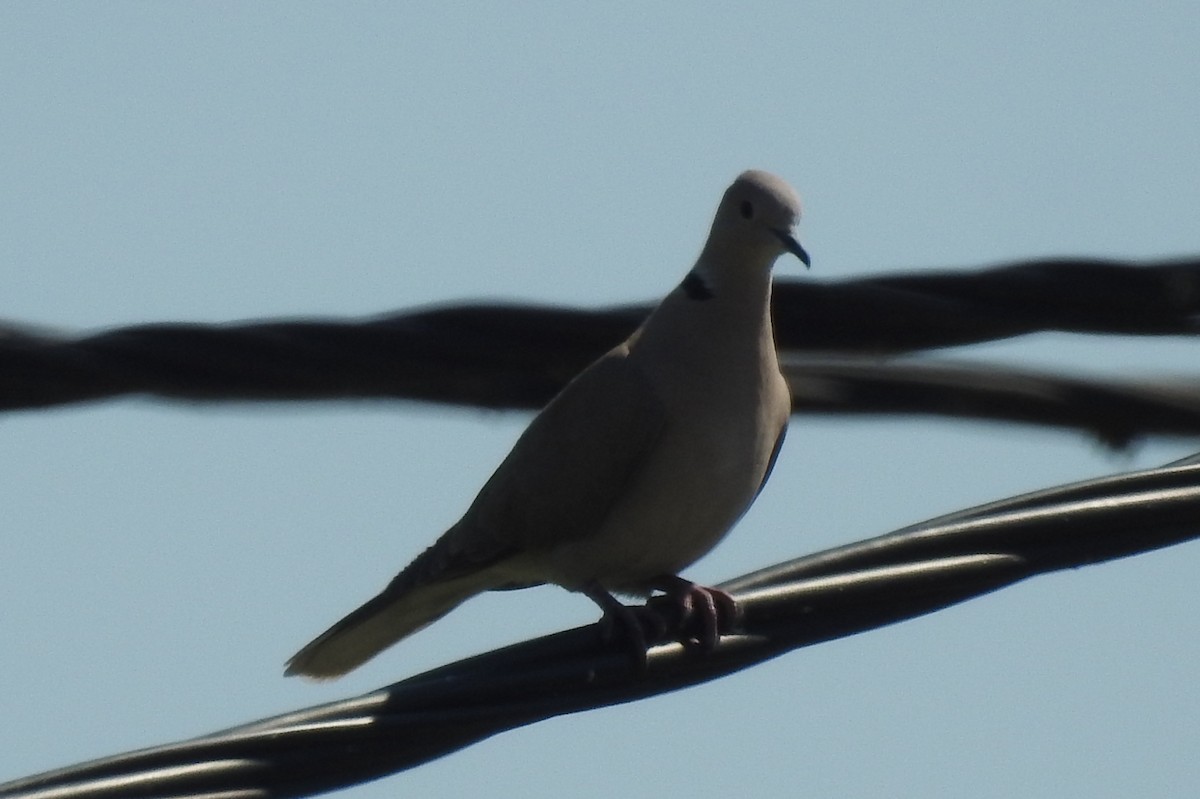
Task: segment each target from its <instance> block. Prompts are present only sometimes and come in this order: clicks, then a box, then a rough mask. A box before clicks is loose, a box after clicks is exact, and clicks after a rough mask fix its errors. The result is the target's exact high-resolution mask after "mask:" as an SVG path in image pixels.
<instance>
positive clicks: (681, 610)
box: [648, 576, 742, 652]
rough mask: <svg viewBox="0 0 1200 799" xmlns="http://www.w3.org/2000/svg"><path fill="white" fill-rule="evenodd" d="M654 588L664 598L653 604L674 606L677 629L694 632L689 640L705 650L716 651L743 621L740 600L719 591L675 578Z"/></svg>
mask: <svg viewBox="0 0 1200 799" xmlns="http://www.w3.org/2000/svg"><path fill="white" fill-rule="evenodd" d="M654 587H655V588H657V589H659V590H660V591H662V592H663V593H664V596H662V597H661V598H656V599H653V600H651V602H650V603H649V605H655V604H658V605H667V606H670V607H673V608H674V610H675V617H676V620H675V624H674V627H673V629H674V630H675V631H676V632H678V633H685V632H690V633H691V634H690V636H689V637H690V638H692V639H694V640H695V641H696V643H697V644H699V645H700V649H701V651H704V652H711V651H713V650H714V649H716V648H717V643H718V642H719V641H720V640H721V634H722V633H727V632H730V631H732V630H734V629H735V628H736V627H737V625H738V623H739V622H740V621H741V616H742V612H741V608H740V607H738V603H737V600H736V599H734V598H733V597H732V596H731V595H730V594H728V593H726V592H725V591H722V590H720V589H719V588H708V587H706V586H703V585H697V584H696V583H693V582H691V581H689V580H684V579H683V578H681V577H675V576H667V577H662V578H660V579H659V580H658V581H656V583H655V585H654ZM649 605H648V606H649Z"/></svg>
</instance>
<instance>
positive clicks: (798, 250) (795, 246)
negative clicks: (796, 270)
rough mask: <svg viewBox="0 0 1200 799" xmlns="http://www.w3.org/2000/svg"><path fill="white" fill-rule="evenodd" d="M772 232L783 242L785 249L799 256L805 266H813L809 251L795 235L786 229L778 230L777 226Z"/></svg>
mask: <svg viewBox="0 0 1200 799" xmlns="http://www.w3.org/2000/svg"><path fill="white" fill-rule="evenodd" d="M772 232H773V233H774V234H775V235H776V236H778V237H779V240H780V241H781V242H783V248H784V249H785V250H787V251H788V252H790V253H791V254H792V255H794V256H796V257H797V258H799V259H800V263H802V264H804V266H805V268H812V261H811V260H809V257H808V252H807V251H806V250H805V249H804V248H803V247H801V246H800V242H798V241H796V237H795V236H793V235H792V234H791V233H789V232H788V231H786V230H777V229H775V228H772Z"/></svg>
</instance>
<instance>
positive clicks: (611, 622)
mask: <svg viewBox="0 0 1200 799" xmlns="http://www.w3.org/2000/svg"><path fill="white" fill-rule="evenodd" d="M800 210H801V209H800V201H799V198H798V197H797V196H796V193H795V192H794V191H793V190H792V188H791V187H790V186H789V185H788V184H787V183H785V182H784V181H783V180H782V179H780V178H778V177H776V176H774V175H772V174H770V173H767V172H762V171H758V170H750V171H747V172H744V173H742V174H741V175H740V176H738V178H737V179H736V180H735V181H734V182H733V184H732V185H731V186H729V188H728V189H727V190H726V191H725V193H724V196H723V197H722V198H721V201H720V204H719V205H718V207H717V211H716V214H715V218H714V220H713V223H712V228H711V230H710V232H709V236H708V239H707V241H706V242H705V244H704V246H703V248H702V249H701V251H700V255H699V257H698V258H697V259H696V262H695V265H694V266H693V267H692V268H691V270H690V271H689V272H688V273H687V274H686V276H685V277H684V278H683V280H682V282H681V283H679V285H678V286H676V287H675V288H674V289H673V290H672V291H671V292H670V293H669V294H667V295H666V297H664V298H663V300H662V301H661V302H660V303H659V305H658V306H657V307H656V308H655V309H654V310H653V311H652V312H651V313H650V315H649V316H648V317H647V318H646V319H645V321H644V322H643V323H642V325H641V326H640V327H639V328H638V329H637V330H636V331H635V332H634V333H633V334H632V335H631V336H630V337H629V338H628V339H627V340H626V341H624V342H622V343H621V344H618V345H617V346H616V347H614V348H613V349H611V350H610V351H609V352H608V353H606V354H605V355H603V356H601V357H600V358H599V359H598V360H597V361H595V362H594V363H592V364H591V365H590V366H588V367H587V368H586V369H585V370H584V371H583V372H581V373H580V374H579V375H578V376H576V377H575V378H574V379H573V380H571V381H570V382H569V383H568V384H567V385H566V386H565V387H564V388H563V389H562V391H561V392H560V393H559V394H558V395H557V396H556V397H555V398H554V399H553V400H551V401H550V403H549V404H548V405H546V407H545V408H544V409H543V410H542V411H541V412H540V413H539V414H538V415H537V416H535V417H534V419H533V420H532V421H531V422H530V424H529V426H528V427H527V428H526V429H525V431H524V433H522V434H521V436H520V437H519V438H518V440H517V442H516V444H515V445H514V446H513V448H512V451H511V452H510V453H509V455H508V456H507V457H506V458H505V459H504V460H503V462H501V464H500V466H499V467H498V468H497V469H496V471H495V472H494V473H493V474H492V476H491V478H490V479H488V481H487V482H486V483H485V484H484V486H483V488H482V489H481V490H480V491H479V494H478V495H477V496H476V498H475V500H474V502H472V503H471V505H470V506H469V507H468V509H467V511H466V513H464V514H463V516H462V518H461V519H460V520H459V521H458V522H456V523H455V524H454V525H452V526H451V527H450V528H449V529H448V530H447V531H446V532H445V533H444V534H443V535H442V536H441V537H440V538H439V539H438V540H437V541H436V542H435V543H434V544H433V545H432V546H430V547H429V548H428V549H426V550H425V551H424V552H422V553H421V554H420V555H418V556H417V558H416V559H415V560H413V562H412V563H411V564H410V565H409V566H408V567H406V568H405V569H404V570H403V571H401V572H400V573H399V574H398V575H397V576H396V577H395V578H394V579H393V580H392V581H391V582H390V583H389V584H388V585H387V586H386V587H385V588H384V589H383V591H382V592H380V593H379V594H378V595H377V596H375V597H374V598H373V599H371V600H369V601H368V602H366V603H365V604H364V605H362V606H361V607H359V608H358V609H357V610H355V611H353V612H351V613H350V614H349V615H348V616H346V617H345V618H343V619H342V620H341V621H339V622H337V623H336V624H334V625H333V626H332V627H330V628H329V629H328V630H326V631H325V632H324V633H322V634H321V635H320V636H318V637H317V638H316V639H315V640H313V641H312V642H311V643H309V644H308V645H307V646H305V647H304V648H303V649H301V650H300V651H299V652H297V653H296V655H294V656H293V657H292V658H291V660H289V661H288V663H287V667H286V673H287V674H288V675H304V676H308V677H311V678H316V679H330V678H334V677H338V676H340V675H342V674H345V673H346V672H348V671H350V670H352V669H354V668H357V667H358V666H360V665H361V664H363V663H364V662H366V661H367V660H369V659H370V658H372V657H374V656H375V655H376V654H378V653H379V652H381V651H383V650H384V649H386V648H388V647H389V646H391V645H392V644H394V643H396V642H397V641H399V640H401V639H402V638H405V637H407V636H409V635H411V634H413V633H415V632H417V631H418V630H420V629H422V628H423V627H425V626H427V625H429V624H431V623H432V622H434V621H437V620H438V619H440V618H442V617H443V616H445V615H446V614H447V613H449V612H450V611H451V610H453V609H454V608H455V607H457V606H458V605H460V604H461V603H462V602H464V601H466V600H467V599H469V598H471V597H473V596H475V595H477V594H480V593H483V592H486V591H495V590H507V589H513V588H524V587H529V586H535V585H543V584H547V583H552V584H556V585H559V586H562V587H564V588H566V589H568V590H570V591H574V592H578V593H582V594H584V595H586V596H587V597H589V598H590V599H592V600H593V601H594V602H596V603H597V604H598V605H599V606H600V607H601V609H602V610H603V611H604V616H603V621H604V629H606V630H609V631H612V630H623V631H624V632H625V633H626V635H627V636H628V641H629V642H630V643H631V644H632V646H633V648H634V650H635V656H636V652H637V651H638V650H640V652H641V659H642V663H641V665H642V666H643V667H644V666H645V658H646V629H647V628H650V629H651V630H652V631H653V633H654V634H656V635H659V634H661V633H663V632H666V631H667V630H669V629H671V628H672V627H673V628H675V629H676V630H678V631H679V632H680V633H681V634H682V632H684V631H685V629H686V630H693V629H694V630H695V631H696V632H695V635H694V636H689V638H691V637H694V638H695V639H696V641H697V642H698V643H699V644H700V645H701V646H702V647H703V648H704V649H712V648H713V647H714V646H715V645H716V643H717V642H718V640H719V637H720V635H721V634H723V633H725V632H728V631H730V630H731V629H732V628H733V626H734V625H735V624H736V620H737V617H738V607H737V603H736V602H735V601H734V599H733V598H732V597H731V596H730V595H728V594H726V593H725V592H723V591H719V590H717V589H713V588H706V587H704V586H700V585H697V584H695V583H693V582H691V581H689V580H687V579H685V578H683V577H680V576H679V572H680V571H681V570H683V569H685V568H687V567H688V566H690V565H691V564H693V563H694V562H695V561H696V560H698V559H699V558H701V557H702V556H704V555H705V554H707V553H708V552H709V551H710V550H711V549H712V548H713V547H714V546H716V544H717V543H718V542H719V541H720V540H721V539H722V538H724V536H725V535H726V533H728V532H729V530H730V528H731V527H733V525H734V524H735V522H737V521H738V519H739V518H740V517H741V516H742V515H743V514H744V513H745V512H746V510H747V508H749V507H750V505H751V503H753V502H754V500H755V498H756V497H757V496H758V494H759V492H760V491H761V490H762V488H763V485H764V484H765V483H766V481H767V478H768V476H769V475H770V473H771V470H772V468H773V466H774V464H775V459H776V456H777V455H778V454H779V449H780V445H781V444H782V442H783V438H784V432H785V430H786V428H787V422H788V417H789V416H790V414H791V394H790V391H789V390H788V386H787V384H786V383H785V381H784V378H783V376H782V375H781V374H780V370H779V360H778V356H777V354H776V350H775V341H774V335H773V332H772V326H771V313H770V302H771V271H772V267H773V265H774V263H775V261H776V260H777V259H778V258H779V256H781V255H783V254H784V253H791V254H792V255H795V256H796V257H797V258H799V259H800V260H801V261H802V262H803V263H804V264H805V266H808V265H809V263H810V262H809V257H808V253H807V252H806V251H805V250H804V248H803V247H802V246H801V245H800V244H799V242H798V241H797V240H796V238H795V236H794V228H795V225H796V223H797V222H798V221H799V217H800ZM656 592H661V593H662V594H664V595H665V596H661V597H660V596H655V600H656V601H655V602H650V603H647V604H646V605H640V606H634V607H631V606H627V605H625V604H623V603H622V602H621V601H620V600H618V599H617V598H616V596H614V595H623V596H627V597H651V596H653V595H655V593H656ZM664 608H665V609H669V610H670V613H669V614H668V613H667V612H666V610H664Z"/></svg>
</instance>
